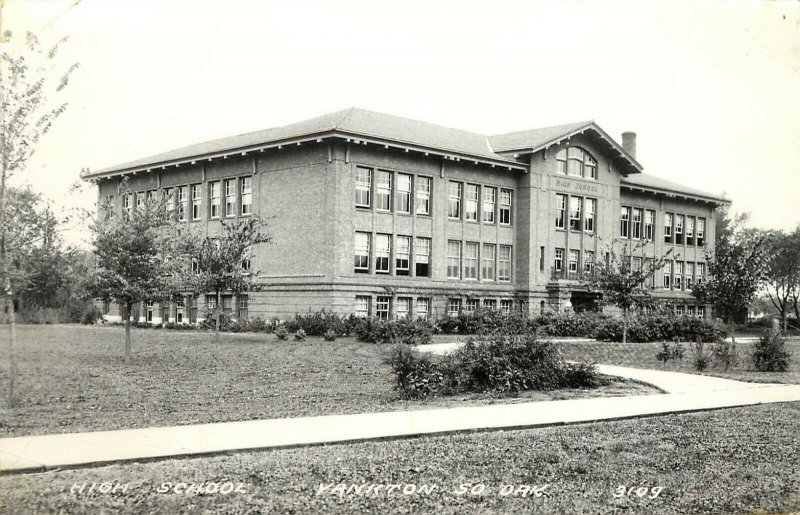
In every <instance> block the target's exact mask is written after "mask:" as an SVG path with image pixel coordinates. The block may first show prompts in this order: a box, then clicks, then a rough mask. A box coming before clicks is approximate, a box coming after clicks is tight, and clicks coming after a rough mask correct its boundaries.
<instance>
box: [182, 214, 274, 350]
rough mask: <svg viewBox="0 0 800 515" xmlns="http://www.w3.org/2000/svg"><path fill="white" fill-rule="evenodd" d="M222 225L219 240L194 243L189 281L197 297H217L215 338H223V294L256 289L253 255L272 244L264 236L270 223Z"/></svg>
mask: <svg viewBox="0 0 800 515" xmlns="http://www.w3.org/2000/svg"><path fill="white" fill-rule="evenodd" d="M220 225H221V231H220V235H219V236H206V237H205V238H202V239H199V240H195V241H193V242H192V246H193V249H194V251H193V252H192V261H193V263H192V267H193V271H194V273H193V274H192V276H191V279H190V280H189V281H188V285H189V289H190V290H192V291H193V292H194V293H195V294H196V295H199V294H202V293H208V292H211V293H214V295H215V296H216V306H215V307H214V319H215V324H214V326H215V329H214V337H215V338H219V325H220V312H221V309H222V306H221V305H220V304H221V302H220V301H221V298H222V293H223V292H226V293H231V294H234V295H239V294H242V293H245V292H247V291H250V290H252V289H253V279H254V278H255V277H256V276H257V275H258V273H259V271H258V270H256V269H254V268H252V267H251V265H250V252H251V251H252V249H253V248H254V247H255V246H256V245H258V244H261V243H271V241H272V238H271V237H270V236H269V235H267V234H265V233H264V232H263V229H264V228H265V227H266V220H264V219H263V218H261V217H258V216H251V217H248V218H246V219H243V220H239V221H236V222H231V223H226V222H225V221H223V220H220Z"/></svg>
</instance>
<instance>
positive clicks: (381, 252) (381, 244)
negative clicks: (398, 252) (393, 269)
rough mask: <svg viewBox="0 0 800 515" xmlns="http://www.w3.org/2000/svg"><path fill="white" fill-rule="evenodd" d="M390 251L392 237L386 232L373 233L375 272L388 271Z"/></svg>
mask: <svg viewBox="0 0 800 515" xmlns="http://www.w3.org/2000/svg"><path fill="white" fill-rule="evenodd" d="M391 253H392V237H391V236H390V235H388V234H376V235H375V273H376V274H388V273H389V256H390V255H391Z"/></svg>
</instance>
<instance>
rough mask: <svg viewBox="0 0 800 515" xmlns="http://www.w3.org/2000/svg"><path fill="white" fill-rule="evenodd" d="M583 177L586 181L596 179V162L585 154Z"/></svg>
mask: <svg viewBox="0 0 800 515" xmlns="http://www.w3.org/2000/svg"><path fill="white" fill-rule="evenodd" d="M583 176H584V177H585V178H587V179H597V161H595V160H594V158H592V156H590V155H589V154H586V153H584V159H583Z"/></svg>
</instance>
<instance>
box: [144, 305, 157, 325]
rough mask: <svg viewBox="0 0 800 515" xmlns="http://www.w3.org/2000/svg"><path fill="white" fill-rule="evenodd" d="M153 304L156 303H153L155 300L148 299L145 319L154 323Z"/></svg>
mask: <svg viewBox="0 0 800 515" xmlns="http://www.w3.org/2000/svg"><path fill="white" fill-rule="evenodd" d="M153 305H154V304H153V301H152V300H148V301H147V302H146V303H145V315H144V319H145V321H146V322H148V323H152V322H153V311H155V310H154V309H153Z"/></svg>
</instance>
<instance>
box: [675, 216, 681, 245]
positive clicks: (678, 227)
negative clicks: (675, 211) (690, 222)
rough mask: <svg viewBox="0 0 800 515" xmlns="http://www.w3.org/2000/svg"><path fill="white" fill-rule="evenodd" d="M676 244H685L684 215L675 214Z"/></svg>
mask: <svg viewBox="0 0 800 515" xmlns="http://www.w3.org/2000/svg"><path fill="white" fill-rule="evenodd" d="M675 244H676V245H683V215H675Z"/></svg>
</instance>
